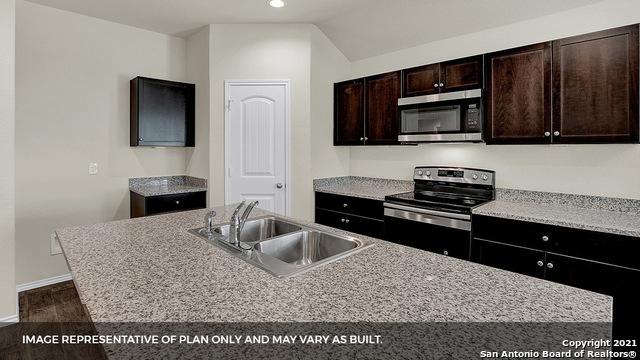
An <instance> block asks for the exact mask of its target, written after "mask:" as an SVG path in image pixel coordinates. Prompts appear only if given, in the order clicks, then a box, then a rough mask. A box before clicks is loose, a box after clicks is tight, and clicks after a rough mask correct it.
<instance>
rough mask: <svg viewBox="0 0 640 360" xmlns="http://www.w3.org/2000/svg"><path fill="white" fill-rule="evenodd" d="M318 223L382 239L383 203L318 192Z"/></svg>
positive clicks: (316, 196)
mask: <svg viewBox="0 0 640 360" xmlns="http://www.w3.org/2000/svg"><path fill="white" fill-rule="evenodd" d="M315 198H316V210H315V211H316V220H315V221H316V223H318V224H322V225H327V226H331V227H334V228H338V229H342V230H346V231H351V232H354V233H357V234H362V235H366V236H372V237H376V238H380V239H382V238H383V236H384V208H383V206H382V201H378V200H372V199H363V198H358V197H353V196H343V195H337V194H327V193H322V192H316V195H315Z"/></svg>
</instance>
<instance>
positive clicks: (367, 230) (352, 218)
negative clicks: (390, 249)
mask: <svg viewBox="0 0 640 360" xmlns="http://www.w3.org/2000/svg"><path fill="white" fill-rule="evenodd" d="M316 222H317V223H318V224H322V225H327V226H331V227H334V228H337V229H342V230H345V231H351V232H354V233H356V234H362V235H366V236H372V237H375V238H382V237H383V235H384V221H383V220H378V219H372V218H366V217H363V216H357V215H352V214H345V213H339V212H335V211H330V210H322V209H316Z"/></svg>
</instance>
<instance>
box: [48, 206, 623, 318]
mask: <svg viewBox="0 0 640 360" xmlns="http://www.w3.org/2000/svg"><path fill="white" fill-rule="evenodd" d="M232 209H233V207H232V206H229V207H224V208H222V207H221V208H216V210H217V211H218V217H217V221H218V222H220V223H222V222H226V221H228V220H229V218H230V213H231V211H232ZM205 211H206V210H194V211H188V212H180V213H172V214H166V215H157V216H151V217H143V218H136V219H128V220H121V221H115V222H110V223H102V224H95V225H87V226H80V227H72V228H65V229H60V230H57V231H56V233H57V236H58V238H59V241H60V244H61V246H62V249H63V252H64V255H65V257H66V259H67V262H68V264H69V267H70V268H71V271H72V274H73V277H74V281H75V284H76V287H77V289H78V293H79V295H80V298H81V300H82V301H83V303H84V304H85V305H86V308H87V310H88V312H89V314H90V316H91V318H92V320H93V321H94V322H106V321H209V322H212V321H221V322H239V321H251V322H255V321H258V322H266V321H276V322H281V321H296V322H299V321H373V322H381V321H398V322H424V321H453V322H461V321H481V322H486V321H499V322H505V321H521V322H524V321H536V322H544V321H569V322H574V321H595V322H608V321H610V320H611V306H612V300H611V298H610V297H608V296H604V295H600V294H596V293H592V292H589V291H585V290H581V289H577V288H573V287H568V286H564V285H560V284H556V283H552V282H548V281H545V280H541V279H537V278H533V277H528V276H524V275H519V274H516V273H511V272H507V271H503V270H499V269H495V268H491V267H488V266H483V265H479V264H475V263H471V262H468V261H463V260H458V259H455V258H450V257H446V256H443V255H439V254H434V253H430V252H425V251H422V250H418V249H413V248H409V247H405V246H401V245H397V244H393V243H389V242H386V241H383V240H378V239H374V238H368V237H365V236H361V235H356V234H352V233H345V232H342V231H340V230H337V229H333V228H329V227H326V226H322V225H314V226H316V227H319V228H322V229H325V230H326V231H328V232H332V233H337V234H348V235H350V236H354V237H359V238H362V239H364V240H367V241H370V242H373V243H375V244H374V245H373V246H372V247H370V248H366V249H363V250H362V251H361V252H359V253H356V254H353V255H351V256H349V257H346V258H344V259H341V260H339V261H336V262H334V263H331V264H327V265H325V266H322V267H319V268H317V269H314V270H312V271H309V272H307V273H304V274H302V275H299V276H297V277H293V278H288V279H278V278H276V277H274V276H272V275H270V274H269V273H267V272H265V271H263V270H261V269H258V268H256V267H253V266H252V265H250V264H248V263H246V262H244V261H242V260H240V259H238V258H236V257H234V256H232V255H230V254H228V253H227V252H225V251H224V250H222V249H220V248H218V247H216V246H213V245H211V244H209V243H207V242H206V241H204V240H203V239H201V238H199V237H196V236H195V235H192V234H190V233H189V232H188V231H187V230H189V229H192V228H197V227H201V226H202V219H203V216H204V214H205ZM265 214H268V213H265V212H263V211H260V210H256V211H255V213H254V214H253V215H252V216H254V217H256V216H261V215H265ZM302 223H305V222H302ZM305 224H308V223H305Z"/></svg>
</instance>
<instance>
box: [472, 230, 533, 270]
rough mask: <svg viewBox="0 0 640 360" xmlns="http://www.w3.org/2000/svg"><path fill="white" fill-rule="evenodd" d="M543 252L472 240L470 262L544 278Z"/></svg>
mask: <svg viewBox="0 0 640 360" xmlns="http://www.w3.org/2000/svg"><path fill="white" fill-rule="evenodd" d="M544 260H545V258H544V251H540V250H533V249H528V248H524V247H520V246H513V245H507V244H501V243H497V242H493V241H486V240H479V239H473V240H472V242H471V261H473V262H477V263H480V264H483V265H487V266H491V267H495V268H499V269H503V270H508V271H513V272H516V273H520V274H524V275H529V276H535V277H538V278H542V277H544V265H545V262H544Z"/></svg>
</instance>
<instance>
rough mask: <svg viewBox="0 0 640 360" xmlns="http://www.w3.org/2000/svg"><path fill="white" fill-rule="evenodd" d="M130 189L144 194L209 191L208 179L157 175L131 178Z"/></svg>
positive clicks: (156, 194)
mask: <svg viewBox="0 0 640 360" xmlns="http://www.w3.org/2000/svg"><path fill="white" fill-rule="evenodd" d="M129 190H131V191H133V192H134V193H136V194H139V195H142V196H158V195H170V194H183V193H189V192H200V191H207V180H206V179H200V178H196V177H193V176H186V175H178V176H157V177H143V178H131V179H129Z"/></svg>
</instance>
